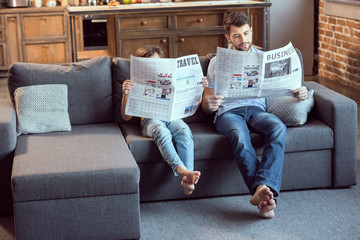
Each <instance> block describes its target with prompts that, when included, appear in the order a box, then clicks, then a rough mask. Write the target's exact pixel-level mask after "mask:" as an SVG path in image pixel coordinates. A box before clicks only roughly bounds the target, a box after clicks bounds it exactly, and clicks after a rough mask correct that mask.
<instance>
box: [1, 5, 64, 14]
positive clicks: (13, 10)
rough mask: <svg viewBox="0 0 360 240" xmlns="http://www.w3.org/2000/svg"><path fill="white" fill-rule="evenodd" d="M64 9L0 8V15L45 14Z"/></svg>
mask: <svg viewBox="0 0 360 240" xmlns="http://www.w3.org/2000/svg"><path fill="white" fill-rule="evenodd" d="M63 10H64V7H61V6H58V7H40V8H37V7H15V8H0V14H18V13H46V12H59V11H63Z"/></svg>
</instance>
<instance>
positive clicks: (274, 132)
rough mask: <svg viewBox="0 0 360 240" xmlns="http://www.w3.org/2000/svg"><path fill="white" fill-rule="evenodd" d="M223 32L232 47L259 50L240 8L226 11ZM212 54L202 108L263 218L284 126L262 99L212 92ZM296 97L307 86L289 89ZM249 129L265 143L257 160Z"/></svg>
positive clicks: (276, 183)
mask: <svg viewBox="0 0 360 240" xmlns="http://www.w3.org/2000/svg"><path fill="white" fill-rule="evenodd" d="M224 28H225V36H226V39H227V40H228V42H229V43H230V44H231V49H233V50H235V51H245V52H260V51H259V50H257V49H256V48H254V47H252V33H253V30H252V27H251V26H250V22H249V19H248V17H247V16H246V15H245V14H243V13H241V12H229V13H228V14H227V16H226V17H225V19H224ZM215 63H216V57H214V58H213V59H212V60H211V62H210V64H209V67H208V75H207V78H208V82H209V85H208V87H207V88H205V91H204V98H203V102H202V109H203V111H204V112H206V113H213V112H215V121H214V122H215V127H216V130H217V131H218V132H220V133H221V134H224V135H225V136H226V137H227V138H228V140H229V142H230V144H231V146H232V149H233V151H234V156H235V160H236V162H237V164H238V166H239V169H240V171H241V174H242V176H243V178H244V181H245V183H246V185H247V187H248V188H249V190H250V193H251V194H252V197H251V199H250V203H251V204H252V205H255V206H257V207H258V209H259V213H260V215H261V216H262V217H264V218H273V217H274V216H275V212H274V209H275V207H276V201H275V197H277V196H278V195H279V192H280V185H281V177H282V169H283V160H284V151H285V137H286V126H285V125H284V124H283V123H282V122H281V120H280V119H279V118H277V117H276V116H275V115H273V114H270V113H267V112H266V106H265V99H264V98H257V99H241V100H226V99H224V98H223V96H220V95H214V87H215V81H216V79H215V66H216V64H215ZM292 93H293V95H294V97H296V98H298V99H299V100H305V99H307V94H308V91H307V89H306V87H300V88H298V89H295V90H293V91H292ZM250 131H253V132H256V133H259V134H261V135H262V136H264V139H265V145H264V151H263V154H262V159H261V161H260V162H259V161H258V159H257V157H256V153H255V150H254V148H253V146H252V145H251V139H250V133H249V132H250Z"/></svg>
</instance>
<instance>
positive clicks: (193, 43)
mask: <svg viewBox="0 0 360 240" xmlns="http://www.w3.org/2000/svg"><path fill="white" fill-rule="evenodd" d="M225 43H226V41H225V37H224V35H223V34H218V35H202V36H179V37H178V42H177V46H178V47H177V49H178V57H181V56H185V55H190V54H198V55H199V56H206V55H207V54H208V53H216V48H217V47H218V46H223V47H225Z"/></svg>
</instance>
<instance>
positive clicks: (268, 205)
mask: <svg viewBox="0 0 360 240" xmlns="http://www.w3.org/2000/svg"><path fill="white" fill-rule="evenodd" d="M258 208H259V213H260V216H262V217H264V218H268V219H271V218H273V217H275V212H274V209H275V208H276V203H275V200H274V199H269V200H268V201H261V202H260V203H259V205H258Z"/></svg>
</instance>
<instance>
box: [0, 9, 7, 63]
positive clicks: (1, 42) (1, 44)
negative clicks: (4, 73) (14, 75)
mask: <svg viewBox="0 0 360 240" xmlns="http://www.w3.org/2000/svg"><path fill="white" fill-rule="evenodd" d="M6 68H7V53H6V41H5V23H4V16H0V70H4V69H6Z"/></svg>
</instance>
